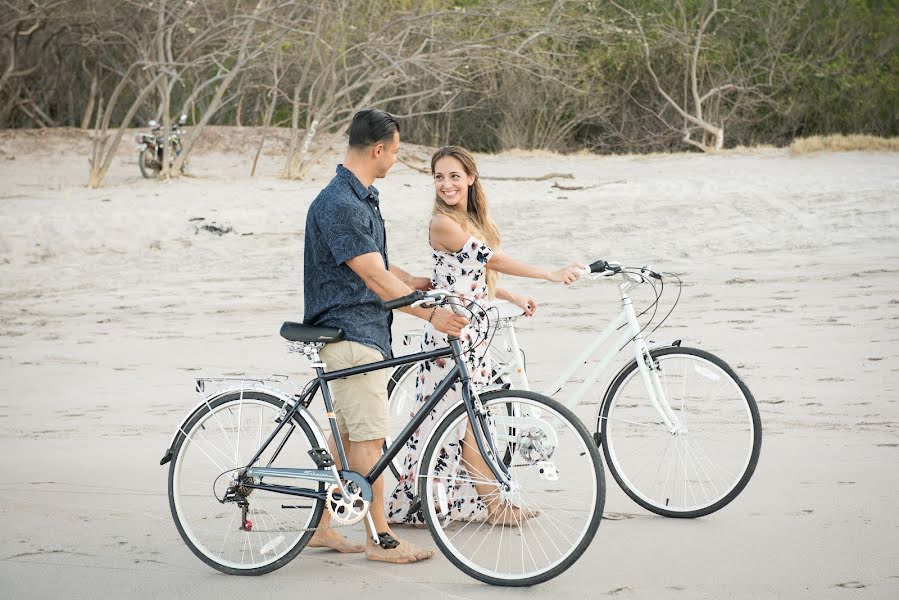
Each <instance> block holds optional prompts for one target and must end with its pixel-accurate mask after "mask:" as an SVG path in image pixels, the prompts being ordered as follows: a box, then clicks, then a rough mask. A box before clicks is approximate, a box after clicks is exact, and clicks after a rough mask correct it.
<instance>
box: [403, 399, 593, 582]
mask: <svg viewBox="0 0 899 600" xmlns="http://www.w3.org/2000/svg"><path fill="white" fill-rule="evenodd" d="M480 398H481V402H482V403H483V405H484V408H485V410H486V411H487V414H488V416H487V421H488V427H489V434H490V435H491V436H492V437H493V439H494V443H495V444H496V450H497V452H498V454H499V456H504V455H506V454H507V452H508V453H510V454H511V456H512V460H511V463H510V464H509V465H508V469H509V472H510V474H511V477H512V487H511V489H508V490H507V489H503V488H502V486H500V484H499V483H498V482H497V481H496V480H495V478H494V476H493V474H492V473H490V472H489V470H488V472H487V473H483V472H481V471H479V470H477V469H475V468H473V467H472V465H471V464H470V463H468V462H466V461H465V460H463V459H462V458H461V456H460V454H461V453H462V452H466V450H465V448H468V449H470V451H471V452H474V453H475V454H479V451H478V449H477V445H476V443H473V442H470V441H469V440H468V439H463V438H462V437H461V436H462V435H463V434H464V432H465V430H466V427H467V424H468V417H467V413H466V411H465V406H464V405H461V406H458V407H457V408H455V409H453V410H452V411H451V412H449V413H447V414H446V415H445V416H444V417H443V419H442V420H441V422H440V423H438V425H437V426H436V427H435V429H434V433H433V435H432V437H431V438H430V441H429V443H428V444H427V448H426V449H425V451H424V454H423V459H422V461H421V463H420V469H421V471H420V475H419V481H418V497H419V498H421V499H423V502H422V512H423V513H424V518H425V521H426V523H427V524H428V527H429V529H430V530H431V535H432V536H433V538H434V541H435V542H436V543H437V546H438V547H439V548H440V550H441V552H443V554H444V555H445V556H446V557H447V558H448V559H449V560H450V561H451V562H452V563H453V564H454V565H456V566H457V567H458V568H459V569H461V570H462V571H464V572H465V573H467V574H468V575H470V576H471V577H474V578H475V579H478V580H480V581H483V582H485V583H489V584H493V585H503V586H527V585H534V584H537V583H542V582H544V581H547V580H549V579H552V578H553V577H556V576H557V575H559V574H560V573H562V572H563V571H565V570H566V569H567V568H568V567H570V566H571V565H572V564H574V562H575V561H576V560H577V559H578V558H579V557H580V556H581V554H583V552H584V551H585V550H586V549H587V546H589V544H590V542H591V541H592V540H593V536H594V535H595V533H596V530H597V527H599V523H600V519H601V518H602V509H603V504H604V502H605V480H604V478H603V471H602V462H601V460H600V457H599V451H598V450H597V448H596V445H595V444H594V443H593V440H592V439H590V435H589V433H588V432H587V430H586V428H585V427H584V426H583V424H581V422H580V421H579V420H578V419H577V418H576V417H575V416H574V415H573V414H572V413H571V412H570V411H569V410H568V409H566V408H565V407H563V406H562V405H561V404H559V403H558V402H556V401H554V400H551V399H550V398H547V397H545V396H541V395H540V394H535V393H533V392H525V391H518V390H500V391H496V392H490V393H486V394H482V395H481V397H480ZM473 484H478V485H481V486H482V488H487V489H488V490H489V491H487V492H486V493H482V494H480V495H477V492H475V491H474V488H473ZM466 489H467V491H466ZM466 494H469V497H468V498H466ZM472 495H474V496H475V497H471V496H472ZM477 502H481V503H492V504H494V506H493V507H492V508H493V510H492V511H491V510H486V509H484V508H483V507H482V509H481V510H480V512H479V513H478V512H476V513H475V514H473V515H471V514H469V513H470V512H471V511H470V510H468V508H469V507H470V506H477ZM488 513H491V514H492V516H490V517H488ZM485 517H487V518H486V519H485Z"/></svg>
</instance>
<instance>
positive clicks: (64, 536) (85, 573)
mask: <svg viewBox="0 0 899 600" xmlns="http://www.w3.org/2000/svg"><path fill="white" fill-rule="evenodd" d="M212 134H214V135H212ZM212 134H211V136H210V139H212V138H213V137H214V138H215V139H217V140H218V142H216V143H212V142H210V143H208V144H206V145H205V146H203V147H201V148H200V149H199V151H198V153H197V154H196V155H195V156H193V157H192V160H191V177H188V178H184V179H181V180H178V181H172V182H163V183H160V182H156V181H147V180H144V179H142V178H141V177H140V174H139V172H138V169H137V164H136V152H135V151H134V150H133V148H132V144H130V143H129V142H128V141H127V140H126V142H125V143H124V144H123V146H122V148H121V149H120V152H119V155H118V157H117V159H116V161H115V163H114V165H113V168H112V171H111V172H110V175H109V177H108V179H107V181H106V182H105V184H104V186H103V187H102V188H101V189H99V190H90V189H87V188H86V187H85V183H86V179H87V161H86V158H85V157H86V155H87V148H88V142H87V139H86V136H85V135H84V134H83V133H81V132H78V131H72V130H68V131H50V132H43V133H41V132H26V131H5V132H0V144H2V148H3V152H2V153H0V453H2V455H3V457H4V459H5V463H4V466H3V468H2V474H3V477H2V480H0V493H2V498H3V502H2V503H0V518H2V522H3V524H4V527H3V530H4V533H3V536H2V540H3V544H2V545H3V549H2V551H0V588H2V589H3V593H2V596H3V597H4V598H15V599H19V598H47V597H60V596H61V597H66V598H124V597H127V598H180V597H190V598H221V597H252V598H268V597H288V595H290V597H298V596H300V595H303V596H305V597H322V598H333V597H337V595H338V594H342V595H344V597H346V596H347V595H357V596H358V595H362V594H366V595H368V594H375V595H376V597H388V595H389V596H390V597H394V596H396V597H407V598H421V597H426V596H427V597H429V598H488V597H489V598H512V597H515V598H519V597H526V598H598V597H605V596H609V597H616V598H895V597H899V543H897V541H899V535H897V533H899V529H897V527H899V518H897V516H899V511H897V501H896V497H897V494H899V470H897V468H896V464H897V452H899V408H897V396H899V394H897V385H899V360H897V358H899V245H897V242H899V227H897V226H899V216H897V212H899V155H897V154H886V153H825V154H815V155H806V156H800V157H790V156H789V155H788V153H787V152H786V151H781V150H765V151H759V152H748V153H724V154H722V155H718V156H704V155H698V154H683V155H671V156H653V157H593V156H582V155H578V156H561V155H553V154H545V153H527V152H512V153H506V154H502V155H496V156H479V164H480V167H481V172H482V174H483V175H484V176H485V177H489V176H494V177H512V176H534V175H542V174H544V173H550V172H557V173H571V174H572V175H574V178H573V179H558V180H547V181H540V182H534V181H508V180H490V179H487V180H486V181H485V183H486V188H487V192H488V194H489V196H490V200H491V209H492V213H493V215H494V217H495V219H496V221H497V223H498V224H499V226H500V228H501V230H502V232H503V236H504V239H505V243H504V248H505V250H506V251H507V252H508V253H509V254H511V255H512V256H515V257H516V258H519V259H521V260H525V261H528V262H532V263H536V264H541V265H546V266H552V265H560V264H562V263H564V262H566V261H568V260H581V261H589V260H593V259H596V258H599V257H603V258H608V259H617V260H620V261H622V262H624V263H627V264H635V265H642V264H646V263H651V264H653V265H654V266H656V267H657V268H660V269H664V270H667V271H675V272H678V273H680V274H681V276H682V277H683V279H684V281H685V287H684V289H683V296H682V298H681V301H680V304H679V305H678V307H677V309H676V311H675V312H674V314H673V315H672V316H671V317H670V318H669V320H668V322H667V323H666V324H665V326H664V327H663V328H662V329H660V330H659V332H657V333H656V334H654V337H657V338H658V339H670V338H681V339H683V340H684V343H685V345H690V346H696V347H699V348H703V349H706V350H709V351H712V352H715V353H717V354H720V355H721V356H722V357H723V358H725V359H726V360H727V361H728V362H729V363H730V364H731V365H732V366H734V367H735V368H736V369H737V370H738V372H739V373H740V375H741V376H742V377H743V378H744V380H745V381H746V382H747V384H748V385H749V387H750V389H751V390H752V391H753V393H754V395H755V397H756V399H757V400H758V402H759V407H760V410H761V416H762V421H763V425H764V442H763V447H762V455H761V460H760V462H759V465H758V469H757V471H756V474H755V476H754V477H753V479H752V481H751V482H750V484H749V486H748V487H747V488H746V490H745V491H744V492H743V493H742V494H741V495H740V496H739V498H737V499H736V500H735V501H734V502H733V503H732V504H731V505H730V506H728V507H727V508H725V509H724V510H722V511H720V512H719V513H716V514H714V515H711V516H709V517H705V518H702V519H698V520H671V519H665V518H662V517H657V516H654V515H651V514H650V513H647V512H645V511H644V510H642V509H641V508H639V507H638V506H637V505H635V504H634V503H633V502H632V501H630V500H629V499H628V498H627V497H626V496H625V495H624V494H623V493H622V492H621V491H620V490H619V489H618V488H617V486H616V485H615V483H614V481H613V480H612V479H611V477H608V478H607V483H608V496H607V502H606V516H607V519H606V520H605V521H604V522H603V523H602V525H601V527H600V529H599V533H598V534H597V536H596V538H595V540H594V542H593V544H592V545H591V547H590V548H589V549H588V550H587V552H586V553H585V554H584V556H583V557H582V558H581V559H580V561H579V562H578V563H577V564H576V565H575V566H574V567H572V568H571V569H570V570H569V571H568V572H566V573H565V574H563V575H562V576H560V577H558V578H556V579H554V580H552V581H550V582H548V583H546V584H543V585H541V586H538V587H535V588H532V589H528V590H504V589H497V588H492V587H489V586H486V585H483V584H481V583H478V582H477V581H475V580H472V579H470V578H468V577H466V576H465V575H464V574H462V573H461V572H460V571H458V570H456V569H455V568H453V567H452V565H451V564H450V563H449V562H448V561H447V560H446V559H445V558H443V557H442V556H441V555H438V557H436V558H435V559H433V560H431V561H429V562H427V563H423V564H419V565H413V566H393V565H381V564H372V563H368V562H366V561H365V560H363V559H362V558H361V557H360V556H342V555H336V554H332V553H328V552H324V551H319V550H307V551H305V552H304V553H303V554H301V555H300V556H299V557H298V558H297V559H296V560H295V561H294V562H292V563H291V564H289V565H288V566H286V567H285V568H282V569H281V570H279V571H276V572H274V573H272V574H270V575H267V576H265V577H263V578H239V577H229V576H225V575H222V574H219V573H218V572H216V571H213V570H212V569H210V568H208V567H206V566H205V565H204V564H202V563H201V562H200V561H199V560H198V559H197V558H195V557H194V556H193V555H192V554H191V553H190V551H189V550H188V549H187V547H186V546H185V545H184V544H183V543H182V542H181V539H180V537H179V536H178V534H177V532H176V530H175V527H174V525H173V522H172V518H171V515H170V513H169V508H168V499H167V494H166V480H167V474H168V472H167V468H163V467H160V466H159V464H158V463H159V459H160V458H161V457H162V454H163V452H164V450H165V449H166V446H167V444H168V441H169V438H170V436H171V435H172V433H173V430H174V427H175V426H176V425H177V423H178V422H179V420H180V419H181V417H182V416H183V415H184V413H185V412H186V411H188V410H189V409H190V408H191V407H192V406H193V405H194V404H195V403H196V402H197V400H198V398H197V397H196V394H195V392H194V390H193V377H195V376H197V375H200V374H203V375H216V374H218V375H229V374H230V375H239V374H252V375H268V374H271V373H285V374H289V375H290V376H291V378H292V379H293V380H295V381H302V380H303V379H304V378H305V377H306V376H307V375H308V369H307V367H306V366H305V363H304V359H302V358H298V357H297V356H296V355H288V354H287V353H286V352H285V348H284V345H283V343H282V341H281V340H280V338H279V337H278V335H277V331H278V328H279V326H280V324H281V322H282V321H283V320H300V319H301V316H302V275H301V274H302V271H301V268H302V249H303V229H304V219H305V214H306V209H307V207H308V206H309V203H310V202H311V201H312V199H313V198H314V196H315V195H316V193H317V191H318V190H319V189H320V188H321V187H322V186H323V185H324V184H325V183H326V182H327V181H328V179H329V178H330V174H331V173H332V171H333V167H334V164H335V163H336V162H339V160H340V158H341V154H340V152H339V149H338V148H336V147H335V150H334V152H333V153H332V154H331V155H330V156H329V157H327V158H326V159H325V160H324V161H323V163H322V164H321V165H320V166H318V167H316V168H315V169H314V170H313V172H312V176H311V178H310V179H308V180H306V181H303V182H296V181H285V180H281V179H279V178H278V177H277V175H278V172H279V171H280V169H281V162H282V158H281V157H280V155H279V154H278V151H279V150H280V148H281V146H280V145H279V144H270V145H269V146H268V147H269V148H270V150H271V151H269V150H266V151H265V152H263V155H262V158H261V159H260V164H259V172H258V173H257V176H256V177H253V178H251V177H250V176H249V172H250V166H251V163H252V156H253V153H254V152H255V148H254V147H252V145H251V146H249V147H247V148H240V147H239V144H241V143H245V142H249V143H250V144H253V143H255V141H256V140H258V139H259V136H260V133H259V132H258V131H256V130H252V129H243V130H236V129H217V130H214V131H213V132H212ZM216 136H217V137H216ZM223 140H232V142H231V143H229V144H225V143H224V142H223ZM403 152H404V155H405V157H406V158H407V159H408V160H409V161H411V162H412V163H414V164H423V163H424V157H426V156H427V155H428V149H425V148H417V147H408V146H407V147H405V148H404V150H403ZM554 182H555V183H558V184H559V185H567V186H586V187H585V189H580V190H560V189H558V188H554V187H552V186H553V183H554ZM378 186H379V188H380V190H381V196H382V199H383V203H382V208H383V213H384V215H385V218H386V220H387V228H388V239H389V248H390V253H391V257H392V259H393V260H394V261H395V262H396V264H398V265H400V266H402V267H404V268H406V269H407V270H408V271H411V272H413V273H420V274H425V273H426V269H427V266H428V252H427V246H426V244H427V239H426V233H425V224H426V222H427V218H428V213H429V210H430V198H431V191H430V182H429V178H428V177H427V176H425V175H422V174H420V173H418V172H416V171H414V170H413V169H410V168H409V167H407V166H404V165H401V164H398V165H397V166H396V167H395V168H394V170H393V171H392V172H391V173H390V175H389V176H388V178H387V179H386V180H383V181H380V182H379V183H378ZM228 228H230V231H228V232H227V233H224V234H222V235H219V233H221V230H226V229H228ZM504 285H505V286H506V287H508V288H510V289H512V290H515V291H520V292H526V293H529V294H531V295H533V296H534V297H536V298H537V300H538V302H539V303H540V309H539V311H538V315H537V317H535V318H534V319H531V320H529V321H527V322H525V323H521V324H520V326H519V337H520V341H521V344H522V346H523V347H524V348H525V349H526V351H527V353H528V358H529V362H528V364H529V374H530V377H531V380H532V384H533V387H534V388H535V389H537V390H540V389H544V388H545V387H546V386H547V385H548V384H549V383H550V382H551V381H552V380H553V379H555V372H556V370H557V369H559V368H561V367H562V366H563V365H564V364H565V361H567V360H569V359H571V358H573V357H574V355H575V354H576V351H577V347H578V346H581V345H583V344H585V343H587V342H588V341H589V340H590V339H591V332H593V331H597V330H598V329H599V328H601V326H602V324H603V323H604V322H605V321H606V320H607V319H608V318H609V317H610V316H611V315H613V314H614V312H615V311H616V310H617V305H616V292H615V289H614V287H613V286H612V285H610V284H607V283H604V282H587V283H582V284H578V285H576V286H573V287H572V288H570V289H566V288H564V287H562V286H553V285H551V284H548V283H542V282H536V281H528V280H512V279H506V280H504ZM637 300H638V303H639V301H640V297H639V296H637ZM645 300H646V297H645V296H644V297H643V298H642V301H643V302H645ZM417 326H418V325H417V323H415V321H414V319H411V318H407V317H403V318H400V319H398V321H397V325H396V327H397V331H402V330H407V329H415V328H416V327H417ZM623 359H624V357H622V359H621V360H620V361H619V363H618V364H621V363H622V362H623ZM615 366H616V365H613V367H611V369H610V371H609V373H608V374H609V375H611V374H612V373H613V372H614V370H615ZM601 391H602V389H601V388H597V390H596V393H594V394H591V395H590V396H588V398H587V400H586V402H585V403H584V404H582V405H581V406H579V407H578V414H579V415H580V416H581V417H582V418H583V419H584V421H585V422H587V423H588V426H591V425H592V423H593V422H594V421H593V420H594V419H595V413H596V410H597V408H598V405H597V404H596V402H597V400H598V396H599V393H600V392H601ZM565 393H566V391H565V390H563V392H562V395H563V396H564V394H565ZM353 535H356V536H357V537H359V538H360V539H361V533H360V532H359V531H358V530H357V531H356V533H355V534H353ZM407 535H408V536H409V537H410V538H412V539H413V540H414V541H417V542H419V543H421V544H430V543H431V542H430V539H429V534H428V533H427V532H426V531H412V532H410V533H408V534H407Z"/></svg>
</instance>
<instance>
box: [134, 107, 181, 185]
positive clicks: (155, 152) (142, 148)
mask: <svg viewBox="0 0 899 600" xmlns="http://www.w3.org/2000/svg"><path fill="white" fill-rule="evenodd" d="M185 123H187V115H181V118H179V119H178V122H177V123H173V124H172V130H171V132H170V134H169V136H168V140H169V142H170V143H171V145H172V147H171V150H170V151H169V166H171V165H172V163H173V162H175V157H177V156H178V155H179V154H181V136H182V135H183V134H184V129H183V125H184V124H185ZM148 125H149V126H150V130H151V132H150V133H138V134H137V135H135V136H134V141H135V142H137V152H138V154H137V166H138V167H140V174H141V175H143V176H144V177H145V178H146V179H155V178H156V177H159V172H160V171H162V150H163V148H164V144H165V141H166V136H165V135H163V133H162V125H160V124H159V122H158V121H155V120H152V119H151V120H150V122H149V123H148ZM184 168H185V165H184V164H183V163H182V165H181V172H182V173H183V172H184Z"/></svg>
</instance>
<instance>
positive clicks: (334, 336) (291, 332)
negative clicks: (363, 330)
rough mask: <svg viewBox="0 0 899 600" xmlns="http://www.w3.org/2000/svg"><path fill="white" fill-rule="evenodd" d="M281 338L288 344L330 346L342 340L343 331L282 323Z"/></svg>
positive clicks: (333, 328)
mask: <svg viewBox="0 0 899 600" xmlns="http://www.w3.org/2000/svg"><path fill="white" fill-rule="evenodd" d="M281 337H282V338H284V339H285V340H288V341H290V342H319V343H322V344H330V343H331V342H339V341H340V340H342V339H343V329H340V328H337V327H316V326H314V325H304V324H303V323H293V322H291V321H284V324H283V325H281Z"/></svg>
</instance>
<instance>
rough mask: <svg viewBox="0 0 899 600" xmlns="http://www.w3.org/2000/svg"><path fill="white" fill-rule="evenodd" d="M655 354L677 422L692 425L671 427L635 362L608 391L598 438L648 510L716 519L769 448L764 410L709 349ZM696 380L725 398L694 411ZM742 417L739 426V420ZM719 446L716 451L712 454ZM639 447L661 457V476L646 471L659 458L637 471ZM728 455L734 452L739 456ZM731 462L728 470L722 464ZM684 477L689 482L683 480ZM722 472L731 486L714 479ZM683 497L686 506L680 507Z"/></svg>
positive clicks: (627, 488) (616, 472)
mask: <svg viewBox="0 0 899 600" xmlns="http://www.w3.org/2000/svg"><path fill="white" fill-rule="evenodd" d="M650 354H651V356H652V358H653V360H654V361H655V362H656V363H657V364H658V365H660V371H658V372H657V373H656V375H658V374H659V373H661V378H662V379H664V382H663V384H664V387H665V389H666V394H670V395H671V397H670V398H669V401H670V402H669V403H670V404H671V406H672V410H673V411H674V413H675V414H677V415H678V419H680V420H681V421H682V422H684V423H687V425H686V428H685V429H684V431H682V432H679V433H677V434H672V433H670V432H669V431H668V430H666V429H665V428H664V425H663V423H662V421H661V419H660V417H658V413H657V412H656V411H655V409H654V408H652V407H651V404H650V401H649V400H648V399H647V398H646V388H645V386H644V385H642V382H641V381H639V371H638V370H637V369H638V366H637V362H636V360H633V361H631V362H630V363H629V364H628V365H626V366H625V367H624V368H623V369H622V370H621V371H619V373H618V374H617V375H616V376H615V377H614V378H613V380H612V383H611V385H610V386H609V388H608V389H607V390H606V393H605V395H604V398H603V402H602V405H601V409H600V413H599V416H598V418H597V434H598V437H597V438H596V441H597V443H600V444H601V445H602V448H603V455H604V457H605V460H606V465H607V466H608V468H609V471H610V472H611V473H612V477H613V478H614V479H615V481H616V482H617V483H618V485H619V486H620V487H621V489H622V490H623V491H624V492H625V493H626V494H627V495H628V496H629V497H630V498H631V499H632V500H633V501H634V502H636V503H637V504H639V505H640V506H642V507H643V508H645V509H646V510H649V511H650V512H653V513H655V514H658V515H662V516H665V517H672V518H682V519H692V518H696V517H702V516H705V515H709V514H711V513H714V512H716V511H718V510H721V509H722V508H724V507H725V506H727V505H728V504H729V503H730V502H732V501H733V500H734V498H736V497H737V496H738V495H739V494H740V493H741V492H742V491H743V489H744V488H745V487H746V485H747V484H748V483H749V480H750V479H751V478H752V475H753V473H754V472H755V468H756V465H757V464H758V460H759V454H760V452H761V444H762V425H761V419H760V417H759V411H758V406H757V404H756V402H755V399H754V398H753V396H752V393H751V392H750V391H749V388H748V387H747V386H746V384H745V383H743V381H742V380H741V379H740V378H739V376H737V374H736V373H735V372H734V370H733V369H732V368H731V367H730V366H729V365H728V364H727V363H726V362H724V361H723V360H722V359H721V358H719V357H717V356H715V355H713V354H711V353H709V352H706V351H704V350H698V349H696V348H685V347H670V348H659V349H655V350H652V351H651V352H650ZM677 361H681V362H683V370H680V369H679V368H677V367H678V363H677ZM688 367H690V368H688ZM694 375H695V376H694ZM691 377H693V378H694V379H695V380H696V381H697V382H698V383H699V384H702V383H703V381H704V380H708V381H713V382H716V383H714V387H713V389H717V388H719V387H720V388H721V392H720V394H721V396H716V397H715V398H714V401H708V402H706V403H705V405H702V404H700V403H696V404H693V403H692V402H690V403H689V406H688V393H687V390H686V388H687V382H688V381H691ZM635 381H636V384H635V387H636V388H637V390H636V391H634V392H630V389H629V388H628V390H627V391H624V390H625V387H626V386H628V385H629V384H630V383H633V382H635ZM675 384H676V385H675ZM710 385H711V384H710ZM678 387H679V388H681V389H680V394H681V397H680V398H679V399H678V398H676V397H675V396H674V394H676V393H678V389H677V388H678ZM708 396H709V397H710V396H711V394H708ZM678 401H679V402H678ZM725 412H727V413H731V412H732V413H733V414H734V415H736V417H734V418H731V417H730V416H729V414H725ZM737 419H738V420H739V422H734V421H736V420H737ZM700 423H708V425H706V427H707V430H705V431H704V430H702V425H701V424H700ZM716 436H717V437H718V438H721V437H724V436H727V438H728V440H733V441H730V442H725V443H724V444H722V443H720V442H716V441H714V438H715V437H716ZM647 440H648V441H647ZM710 440H711V441H710ZM663 442H664V444H663ZM712 445H714V446H715V448H714V451H712V450H710V449H709V448H710V447H711V446H712ZM662 446H664V448H662ZM728 446H730V447H731V448H729V447H728ZM737 446H739V447H737ZM657 448H662V449H661V452H657V451H656V449H657ZM638 449H639V452H642V453H643V454H644V455H647V454H650V453H652V454H653V455H654V456H655V457H657V458H658V459H659V462H658V466H657V468H656V472H655V474H651V473H650V474H647V475H643V473H644V472H645V469H646V468H647V467H649V468H651V467H652V466H653V465H652V464H651V463H650V461H652V460H653V458H652V457H651V458H650V459H647V460H646V461H645V466H644V467H642V468H641V469H639V470H638V469H637V468H636V467H635V465H636V464H638V463H640V462H642V458H641V457H634V456H632V455H634V454H636V453H637V450H638ZM672 449H673V452H672V451H671V450H672ZM734 450H735V451H734ZM729 453H731V454H734V455H735V456H734V458H731V457H730V456H729ZM744 453H745V457H744V456H743V454H744ZM712 456H714V459H712V458H711V457H712ZM724 462H726V463H727V464H726V466H721V464H717V463H724ZM731 463H732V465H733V466H732V465H731ZM638 471H639V472H638ZM681 473H683V477H682V480H683V483H682V484H681V483H679V481H680V480H679V479H678V478H679V477H680V475H681ZM718 473H720V474H721V475H723V476H724V478H725V479H727V480H728V481H727V483H726V487H725V484H722V487H725V489H723V490H719V487H718V485H717V484H716V483H715V482H714V481H712V479H713V478H714V477H715V476H716V474H718ZM731 473H733V474H731ZM663 474H664V478H665V479H664V481H662V477H663ZM672 474H673V476H674V477H673V478H672ZM700 496H702V498H700ZM681 498H682V505H681V504H680V503H679V502H680V499H681Z"/></svg>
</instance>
